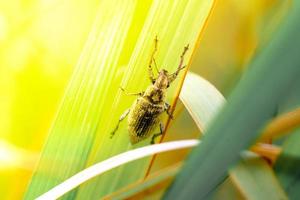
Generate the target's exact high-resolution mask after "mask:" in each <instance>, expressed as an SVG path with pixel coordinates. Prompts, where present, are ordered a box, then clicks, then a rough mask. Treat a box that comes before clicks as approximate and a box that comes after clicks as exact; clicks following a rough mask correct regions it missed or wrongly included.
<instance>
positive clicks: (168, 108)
mask: <svg viewBox="0 0 300 200" xmlns="http://www.w3.org/2000/svg"><path fill="white" fill-rule="evenodd" d="M164 109H165V111H166V113H167V115H168V116H169V117H170V118H171V119H174V117H173V115H172V113H171V112H170V109H171V106H170V104H168V103H167V102H165V105H164Z"/></svg>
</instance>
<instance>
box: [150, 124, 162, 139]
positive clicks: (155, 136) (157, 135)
mask: <svg viewBox="0 0 300 200" xmlns="http://www.w3.org/2000/svg"><path fill="white" fill-rule="evenodd" d="M159 130H160V132H159V133H156V134H153V136H152V138H151V144H154V143H155V138H157V137H159V136H161V135H162V134H163V132H164V125H163V123H162V122H160V123H159Z"/></svg>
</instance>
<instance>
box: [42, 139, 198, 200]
mask: <svg viewBox="0 0 300 200" xmlns="http://www.w3.org/2000/svg"><path fill="white" fill-rule="evenodd" d="M198 144H199V141H198V140H184V141H174V142H166V143H161V144H155V145H149V146H146V147H141V148H138V149H134V150H131V151H128V152H125V153H121V154H119V155H117V156H114V157H111V158H109V159H107V160H105V161H102V162H100V163H97V164H95V165H93V166H91V167H88V168H86V169H84V170H82V171H81V172H79V173H77V174H75V175H74V176H72V177H70V178H69V179H67V180H65V181H64V182H62V183H61V184H59V185H57V186H55V187H54V188H52V189H51V190H49V191H47V192H46V193H45V194H42V195H41V196H39V197H38V198H37V200H47V199H57V198H59V197H61V196H62V195H64V194H65V193H67V192H69V191H70V190H72V189H74V188H75V187H77V186H78V185H80V184H82V183H84V182H86V181H87V180H89V179H91V178H94V177H95V176H98V175H100V174H102V173H104V172H106V171H109V170H111V169H113V168H115V167H118V166H120V165H123V164H125V163H128V162H131V161H134V160H137V159H140V158H143V157H146V156H150V155H154V154H157V153H162V152H165V151H171V150H177V149H182V148H189V147H194V146H196V145H198Z"/></svg>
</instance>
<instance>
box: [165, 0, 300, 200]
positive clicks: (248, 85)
mask: <svg viewBox="0 0 300 200" xmlns="http://www.w3.org/2000/svg"><path fill="white" fill-rule="evenodd" d="M299 8H300V2H299V1H295V4H294V7H293V9H291V12H290V13H289V16H288V19H287V21H285V23H284V24H283V25H282V27H281V29H280V31H279V32H278V33H277V35H276V37H274V38H273V40H272V42H271V43H270V44H269V46H268V47H267V48H265V49H264V51H263V52H261V53H260V55H258V57H257V58H256V59H255V61H254V62H253V63H252V65H251V66H250V68H249V70H248V71H247V72H246V74H245V76H244V77H243V79H242V80H241V81H240V83H239V84H238V86H237V88H236V89H235V91H234V92H233V94H232V95H231V96H230V98H229V99H228V103H227V105H226V106H225V107H224V109H223V110H222V111H221V112H220V113H219V115H218V117H217V118H216V120H215V122H214V123H213V124H212V125H211V126H210V128H208V130H207V135H206V136H205V137H204V138H203V143H202V145H201V146H199V147H197V148H195V149H194V151H193V152H192V153H191V155H190V157H189V159H188V161H187V163H186V164H185V166H184V167H183V170H182V171H181V173H180V174H179V175H178V176H177V177H176V179H175V181H174V183H173V184H172V186H171V188H170V189H169V191H168V192H167V193H166V195H165V199H172V200H173V199H183V198H190V199H194V198H197V199H207V198H209V196H210V195H211V194H212V192H213V191H214V190H215V189H216V187H217V185H218V184H220V183H221V182H222V181H223V180H224V178H225V177H226V175H227V170H228V169H229V168H230V167H232V165H234V164H235V163H236V162H237V161H238V160H239V158H240V157H239V153H240V152H241V151H242V150H244V149H247V148H248V147H249V146H250V145H251V144H253V142H254V141H255V139H256V138H257V137H258V134H259V132H260V130H261V129H262V128H263V126H264V125H265V124H266V123H267V121H269V120H270V119H271V118H272V116H273V114H274V112H275V111H276V107H277V105H278V104H279V103H280V102H281V101H282V100H283V99H285V94H286V92H287V91H288V90H289V87H290V85H292V84H294V83H295V80H296V79H297V77H299V76H300V68H299V64H300V57H299V55H298V52H299V46H300V41H299V40H298V36H299V34H300V27H299V23H298V19H299V12H298V11H297V10H298V9H299ZM287 49H288V50H289V51H288V52H289V53H286V50H287Z"/></svg>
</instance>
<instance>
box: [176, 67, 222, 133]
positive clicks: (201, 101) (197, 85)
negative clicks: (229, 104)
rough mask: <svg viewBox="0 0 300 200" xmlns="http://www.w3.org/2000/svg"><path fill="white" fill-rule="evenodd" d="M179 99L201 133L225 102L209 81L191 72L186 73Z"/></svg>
mask: <svg viewBox="0 0 300 200" xmlns="http://www.w3.org/2000/svg"><path fill="white" fill-rule="evenodd" d="M180 100H181V101H182V103H183V104H184V106H185V108H186V109H187V110H188V111H189V113H190V114H191V116H192V118H193V119H194V121H195V122H196V124H197V126H198V128H199V129H200V131H201V132H202V133H203V132H204V130H206V128H207V126H208V125H209V122H210V121H211V120H212V119H213V117H214V116H216V114H217V112H218V111H219V110H220V108H221V107H222V106H223V104H224V103H225V99H224V97H223V95H222V94H221V93H220V92H219V91H218V90H217V89H216V88H215V87H214V86H213V85H212V84H211V83H209V82H208V81H207V80H205V79H203V78H201V77H200V76H198V75H196V74H194V73H192V72H189V73H188V74H187V75H186V78H185V80H184V84H183V86H182V90H181V93H180Z"/></svg>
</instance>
